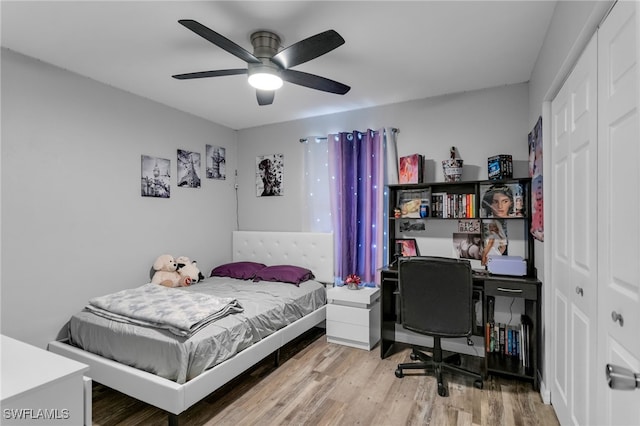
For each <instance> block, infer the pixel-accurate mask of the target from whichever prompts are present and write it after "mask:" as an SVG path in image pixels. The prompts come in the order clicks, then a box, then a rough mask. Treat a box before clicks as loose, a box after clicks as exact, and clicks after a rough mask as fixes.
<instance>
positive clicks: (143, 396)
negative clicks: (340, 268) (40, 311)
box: [48, 231, 334, 424]
mask: <svg viewBox="0 0 640 426" xmlns="http://www.w3.org/2000/svg"><path fill="white" fill-rule="evenodd" d="M232 241H233V256H232V261H233V262H242V261H250V262H261V263H264V264H266V265H281V264H287V265H297V266H300V267H304V268H308V269H310V270H311V271H312V272H313V274H314V276H315V278H314V280H313V281H312V282H307V283H301V284H300V286H299V288H298V287H296V286H294V285H292V284H279V286H280V287H282V288H283V289H284V291H285V292H286V294H287V295H289V296H291V297H292V298H305V297H306V298H312V299H313V301H312V302H309V301H308V300H307V301H306V302H304V303H302V305H303V306H305V308H304V310H305V312H304V313H303V315H304V316H301V317H300V318H298V319H296V320H294V321H293V322H291V323H289V324H288V325H286V326H283V327H280V328H279V326H277V327H276V328H277V330H275V331H273V330H271V331H268V332H267V331H265V330H263V329H262V328H260V330H259V331H258V332H257V334H268V335H266V336H260V340H258V341H257V342H255V343H252V342H251V343H247V340H248V339H246V338H245V337H246V336H245V337H243V336H239V337H238V341H237V342H236V343H237V344H236V345H235V346H237V347H236V348H235V349H234V350H236V349H237V350H239V352H237V353H235V354H231V355H228V356H226V355H225V356H223V357H219V356H218V357H217V358H215V357H214V358H212V359H208V360H206V361H205V362H200V363H196V364H198V365H196V366H195V367H194V366H189V367H188V368H186V369H185V368H182V369H181V370H182V371H169V370H170V368H169V366H170V365H174V364H175V362H174V358H172V357H173V356H174V355H170V356H169V359H168V360H165V364H164V365H165V366H167V368H166V369H163V368H159V369H158V368H155V367H154V368H147V370H154V369H155V370H158V371H156V372H160V374H154V373H152V372H148V371H145V370H144V369H140V368H136V367H133V366H130V365H126V364H123V363H121V362H117V361H114V360H112V359H109V358H106V357H103V356H100V355H96V354H95V353H92V352H89V351H87V350H83V349H80V348H79V347H76V346H74V345H72V344H70V343H69V341H68V340H64V341H54V342H51V343H49V345H48V349H49V350H50V351H52V352H54V353H57V354H60V355H63V356H66V357H68V358H71V359H74V360H77V361H79V362H82V363H85V364H87V365H89V366H90V370H89V372H88V373H87V376H89V377H90V378H91V379H92V380H95V381H97V382H99V383H101V384H103V385H105V386H108V387H111V388H113V389H116V390H118V391H120V392H122V393H125V394H127V395H129V396H131V397H133V398H136V399H138V400H141V401H144V402H146V403H148V404H151V405H154V406H156V407H158V408H160V409H162V410H165V411H167V413H168V414H169V424H178V421H179V414H180V413H182V412H183V411H185V410H186V409H188V408H189V407H191V406H192V405H193V404H195V403H197V402H198V401H200V400H201V399H203V398H204V397H206V396H207V395H209V394H210V393H211V392H213V391H215V390H216V389H218V388H219V387H221V386H223V385H224V384H226V383H227V382H229V381H230V380H232V379H233V378H235V377H236V376H238V375H239V374H241V373H243V372H244V371H245V370H247V369H248V368H250V367H252V366H253V365H255V364H256V363H258V362H259V361H261V360H262V359H264V358H265V357H267V356H269V355H271V354H276V357H277V353H278V350H279V349H280V348H281V347H282V346H284V345H285V344H286V343H288V342H290V341H292V340H293V339H295V338H296V337H298V336H300V335H302V334H303V333H305V332H306V331H308V330H310V329H311V328H313V327H315V326H317V325H321V324H322V323H323V321H324V320H325V318H326V313H325V310H326V305H325V303H326V295H325V294H324V289H323V296H322V302H319V301H318V300H319V299H318V292H317V287H318V286H319V284H318V283H331V282H333V262H334V261H333V235H332V234H322V233H307V232H254V231H235V232H233V238H232ZM219 280H220V279H218V278H216V277H213V278H209V279H206V280H204V281H203V282H202V283H198V284H195V285H194V286H192V287H194V288H196V287H197V286H200V285H203V287H202V289H205V288H206V286H208V285H211V283H212V282H213V285H216V284H219V283H220V282H222V281H219ZM225 282H226V280H225ZM265 284H266V285H265V286H262V284H261V285H260V286H256V285H255V284H253V286H252V285H251V282H245V283H242V282H233V280H232V282H231V283H230V284H229V285H230V286H231V287H230V291H235V292H236V293H235V294H238V300H240V302H241V303H242V301H243V300H245V299H243V296H242V295H241V294H242V292H244V291H248V290H247V289H248V288H249V287H251V286H252V287H254V288H260V289H262V290H264V289H265V288H268V287H272V288H274V289H275V288H276V287H278V284H277V283H265ZM314 286H316V287H314ZM320 287H322V286H320ZM305 288H306V290H305ZM203 291H204V290H203ZM309 294H310V295H309ZM247 305H248V306H246V307H243V308H245V310H246V311H247V313H251V311H252V308H251V306H249V303H247ZM310 306H312V307H311V308H310ZM296 309H298V308H296ZM83 315H88V316H90V314H83ZM233 318H234V314H231V315H228V316H226V317H224V318H222V319H221V320H219V321H226V322H230V321H231V322H233V321H234V319H233ZM101 321H102V320H96V321H95V322H96V323H97V324H96V325H92V327H94V326H95V327H98V328H95V329H93V331H91V330H89V332H87V333H85V334H86V335H91V333H94V335H95V333H96V330H99V327H100V324H99V323H100V322H101ZM258 322H261V320H260V319H258ZM215 324H216V323H215V322H213V323H212V324H210V325H208V326H206V327H205V328H203V329H202V330H201V331H199V332H198V333H195V334H194V335H193V336H191V337H188V338H177V340H178V341H180V342H183V341H185V340H186V341H189V340H191V339H194V338H196V337H197V338H198V339H201V338H204V337H202V336H205V337H206V335H207V334H208V333H212V331H211V329H212V328H215ZM119 326H120V325H119ZM140 329H143V328H142V327H140ZM138 331H140V330H138ZM269 333H270V334H269ZM150 334H151V335H152V337H154V339H155V340H154V341H153V342H151V343H150V346H151V347H152V348H153V345H154V344H157V345H161V344H162V345H165V346H162V348H163V349H162V351H163V352H164V351H165V349H166V348H168V347H169V346H166V344H167V342H165V341H164V340H165V339H170V337H169V335H170V334H171V333H168V332H157V331H154V332H150ZM254 334H256V333H254ZM79 335H82V334H79ZM110 338H112V337H110ZM87 345H90V344H89V343H87ZM107 346H114V345H113V342H110V343H109V344H108V345H107ZM118 346H121V347H127V345H126V344H125V345H118ZM174 346H175V345H174ZM204 346H206V345H204ZM231 346H234V345H231ZM177 347H179V348H180V347H181V345H177ZM156 349H157V348H156ZM180 350H182V349H178V350H176V351H175V352H176V353H177V352H180ZM225 351H226V350H225ZM156 352H157V351H156ZM200 355H202V353H201V354H200ZM175 356H178V355H175ZM187 357H188V355H187ZM198 358H202V356H199V357H198ZM158 361H159V362H161V363H162V359H159V360H158ZM211 365H212V366H211ZM140 367H141V368H144V366H140ZM163 376H164V377H163Z"/></svg>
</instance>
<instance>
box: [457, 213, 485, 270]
mask: <svg viewBox="0 0 640 426" xmlns="http://www.w3.org/2000/svg"><path fill="white" fill-rule="evenodd" d="M483 249H484V241H483V240H482V226H481V222H480V220H479V219H465V220H459V221H458V232H454V233H453V254H454V256H456V257H458V258H461V259H476V260H480V259H481V258H482V251H483Z"/></svg>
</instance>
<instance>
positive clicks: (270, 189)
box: [256, 154, 284, 197]
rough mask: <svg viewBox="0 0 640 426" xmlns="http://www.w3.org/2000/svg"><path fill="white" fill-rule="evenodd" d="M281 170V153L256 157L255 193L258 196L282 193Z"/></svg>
mask: <svg viewBox="0 0 640 426" xmlns="http://www.w3.org/2000/svg"><path fill="white" fill-rule="evenodd" d="M283 171H284V155H283V154H273V155H261V156H259V157H256V195H257V196H258V197H269V196H274V195H282V194H283V192H284V190H283V187H282V176H283Z"/></svg>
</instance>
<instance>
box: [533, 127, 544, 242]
mask: <svg viewBox="0 0 640 426" xmlns="http://www.w3.org/2000/svg"><path fill="white" fill-rule="evenodd" d="M529 176H530V177H531V235H533V237H534V238H535V239H537V240H540V241H544V198H543V193H542V117H539V118H538V122H537V123H536V125H535V126H534V127H533V130H532V131H531V132H530V133H529Z"/></svg>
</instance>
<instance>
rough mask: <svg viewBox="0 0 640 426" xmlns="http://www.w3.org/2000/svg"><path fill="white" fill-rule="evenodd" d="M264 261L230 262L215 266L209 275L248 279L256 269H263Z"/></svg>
mask: <svg viewBox="0 0 640 426" xmlns="http://www.w3.org/2000/svg"><path fill="white" fill-rule="evenodd" d="M265 266H267V265H265V264H264V263H257V262H231V263H225V264H224V265H220V266H217V267H215V268H213V270H212V271H211V275H209V276H210V277H229V278H236V279H239V280H250V279H251V278H253V276H254V275H255V273H256V271H259V270H260V269H263V268H264V267H265Z"/></svg>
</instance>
